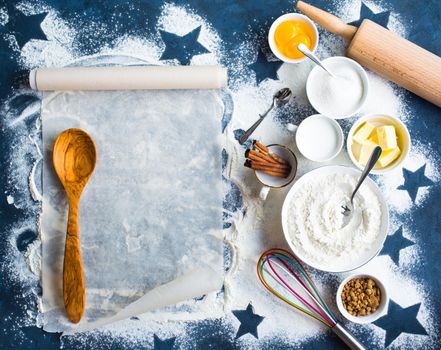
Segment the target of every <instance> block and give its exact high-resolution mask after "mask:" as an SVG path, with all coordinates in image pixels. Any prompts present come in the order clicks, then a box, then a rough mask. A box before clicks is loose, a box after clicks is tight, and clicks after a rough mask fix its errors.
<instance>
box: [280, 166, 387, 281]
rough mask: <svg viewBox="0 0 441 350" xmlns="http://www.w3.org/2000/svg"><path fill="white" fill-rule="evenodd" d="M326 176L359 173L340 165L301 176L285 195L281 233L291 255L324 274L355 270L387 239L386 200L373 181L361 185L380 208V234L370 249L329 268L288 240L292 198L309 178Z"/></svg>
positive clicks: (357, 174)
mask: <svg viewBox="0 0 441 350" xmlns="http://www.w3.org/2000/svg"><path fill="white" fill-rule="evenodd" d="M327 174H341V175H344V174H349V175H353V176H360V174H361V172H360V171H359V170H357V169H354V168H352V167H346V166H341V165H331V166H323V167H321V168H317V169H314V170H312V171H310V172H308V173H306V174H305V175H303V176H302V177H301V178H300V179H298V180H297V181H296V182H295V183H294V185H293V186H292V187H291V189H290V190H289V192H288V194H287V195H286V198H285V201H284V202H283V207H282V228H283V233H284V235H285V239H286V241H287V242H288V245H289V247H290V248H291V250H292V251H293V253H294V254H295V255H296V256H297V257H298V258H299V259H300V260H302V261H303V262H305V263H306V264H308V265H309V266H311V267H313V268H315V269H318V270H322V271H326V272H335V273H337V272H346V271H351V270H355V269H357V268H359V267H361V266H363V265H364V264H366V263H367V262H369V261H370V260H371V259H373V258H374V257H376V256H377V255H378V253H379V252H380V250H381V248H382V247H383V244H384V241H385V240H386V237H387V231H388V229H389V208H388V206H387V203H386V200H385V199H384V196H383V194H382V193H381V190H380V189H379V188H378V186H377V185H376V184H375V182H374V181H372V180H371V179H370V178H369V177H368V178H366V180H365V182H364V183H363V186H369V187H370V189H371V190H372V191H373V192H374V193H375V194H376V195H377V198H378V200H379V202H380V207H381V213H382V217H381V225H380V233H379V235H378V237H377V239H376V240H375V241H374V242H373V243H372V245H371V247H370V249H367V250H365V251H364V252H363V253H362V254H360V255H359V256H357V257H354V259H353V260H345V261H342V262H341V263H340V264H338V265H334V266H330V265H329V264H328V263H317V262H315V261H313V260H312V259H310V258H309V257H307V256H305V255H304V254H303V253H302V251H301V250H300V249H298V248H297V246H296V245H295V244H294V242H292V240H291V238H290V233H289V227H288V216H289V215H290V212H289V209H290V204H291V200H292V198H293V197H294V196H295V194H296V193H297V191H298V190H299V189H300V188H301V187H302V186H303V185H304V184H305V183H307V182H308V181H309V180H310V179H311V178H314V177H316V176H319V175H327Z"/></svg>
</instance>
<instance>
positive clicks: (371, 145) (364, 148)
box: [358, 140, 378, 165]
mask: <svg viewBox="0 0 441 350" xmlns="http://www.w3.org/2000/svg"><path fill="white" fill-rule="evenodd" d="M377 146H378V145H377V144H376V143H375V142H372V141H370V140H366V141H364V142H363V144H362V145H361V150H360V156H359V158H358V162H359V163H360V164H361V165H366V163H367V162H368V160H369V158H370V157H371V154H372V152H373V151H374V149H375V147H377Z"/></svg>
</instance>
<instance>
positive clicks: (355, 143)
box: [352, 142, 361, 159]
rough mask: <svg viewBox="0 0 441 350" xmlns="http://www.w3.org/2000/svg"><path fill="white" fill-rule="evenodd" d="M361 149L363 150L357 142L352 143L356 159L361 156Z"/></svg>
mask: <svg viewBox="0 0 441 350" xmlns="http://www.w3.org/2000/svg"><path fill="white" fill-rule="evenodd" d="M360 151H361V145H360V144H359V143H357V142H354V143H353V144H352V155H353V156H354V158H355V159H359V158H360Z"/></svg>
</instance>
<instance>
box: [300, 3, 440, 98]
mask: <svg viewBox="0 0 441 350" xmlns="http://www.w3.org/2000/svg"><path fill="white" fill-rule="evenodd" d="M296 7H297V9H298V10H299V11H301V12H302V13H304V14H305V15H306V16H308V17H309V18H311V19H312V20H313V21H314V22H316V23H317V24H319V25H320V26H322V27H323V28H325V29H326V30H328V31H330V32H331V33H334V34H337V35H340V36H341V37H343V38H345V39H346V40H348V41H350V44H349V47H348V49H347V51H346V54H347V56H348V57H351V58H352V59H354V60H355V61H357V62H359V63H360V64H361V65H363V66H365V67H367V68H369V69H370V70H372V71H374V72H376V73H378V74H379V75H381V76H383V77H384V78H386V79H389V80H391V81H393V82H394V83H396V84H398V85H399V86H402V87H404V88H405V89H407V90H409V91H412V92H413V93H415V94H417V95H418V96H421V97H422V98H424V99H426V100H428V101H430V102H432V103H434V104H435V105H437V106H438V107H441V58H440V57H438V56H436V55H435V54H433V53H431V52H429V51H427V50H425V49H423V48H421V47H419V46H418V45H415V44H414V43H411V42H410V41H408V40H406V39H404V38H401V37H399V36H398V35H396V34H394V33H392V32H391V31H389V30H387V29H386V28H383V27H382V26H380V25H378V24H376V23H374V22H372V21H370V20H368V19H365V20H363V22H361V25H360V27H359V28H357V27H354V26H352V25H349V24H346V23H344V22H343V21H342V20H341V19H340V18H338V17H336V16H334V15H331V14H330V13H328V12H326V11H323V10H320V9H318V8H317V7H314V6H311V5H309V4H307V3H305V2H303V1H298V2H297V5H296ZM434 30H436V29H434Z"/></svg>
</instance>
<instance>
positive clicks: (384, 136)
mask: <svg viewBox="0 0 441 350" xmlns="http://www.w3.org/2000/svg"><path fill="white" fill-rule="evenodd" d="M376 132H377V137H378V145H379V146H380V147H381V148H382V149H383V150H387V149H394V148H396V147H397V134H396V133H395V127H394V126H393V125H383V126H379V127H377V130H376Z"/></svg>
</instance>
